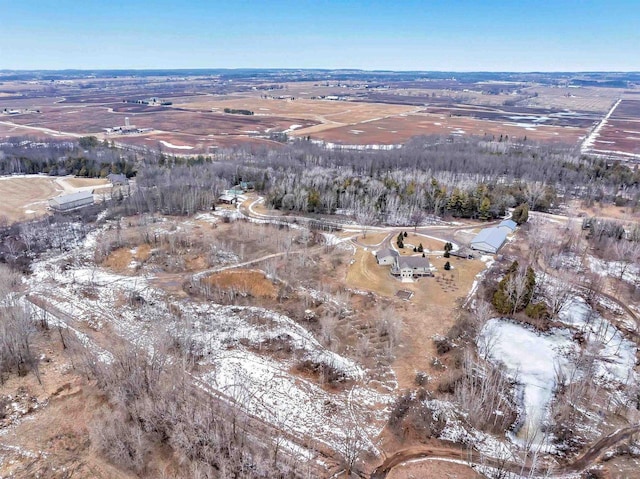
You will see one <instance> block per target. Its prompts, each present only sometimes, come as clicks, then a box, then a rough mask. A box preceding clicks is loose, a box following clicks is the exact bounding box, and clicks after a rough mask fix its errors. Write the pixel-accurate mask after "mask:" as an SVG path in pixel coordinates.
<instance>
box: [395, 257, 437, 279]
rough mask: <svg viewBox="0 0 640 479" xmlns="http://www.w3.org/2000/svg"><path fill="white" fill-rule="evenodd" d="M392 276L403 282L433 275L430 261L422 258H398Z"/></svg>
mask: <svg viewBox="0 0 640 479" xmlns="http://www.w3.org/2000/svg"><path fill="white" fill-rule="evenodd" d="M391 274H392V275H393V276H395V277H396V278H400V279H401V280H403V281H404V280H412V279H416V278H422V277H424V276H431V275H432V273H431V265H430V264H429V260H428V259H427V258H426V257H422V256H405V257H400V256H398V257H396V259H395V262H394V264H393V266H392V267H391Z"/></svg>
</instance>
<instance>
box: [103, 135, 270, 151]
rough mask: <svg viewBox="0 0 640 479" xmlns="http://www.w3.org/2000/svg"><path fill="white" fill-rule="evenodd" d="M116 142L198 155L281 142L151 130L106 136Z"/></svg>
mask: <svg viewBox="0 0 640 479" xmlns="http://www.w3.org/2000/svg"><path fill="white" fill-rule="evenodd" d="M108 138H109V140H113V141H114V142H115V143H116V144H118V145H122V146H133V147H139V148H145V149H151V150H162V151H164V152H165V153H168V154H178V155H199V154H209V153H212V152H213V151H215V150H216V149H217V148H230V147H232V146H234V145H238V144H242V145H253V146H267V145H268V146H271V147H274V146H281V145H282V144H281V143H278V142H275V141H271V140H268V139H266V138H260V137H257V136H250V135H248V134H238V135H233V134H225V135H206V136H201V135H189V134H180V133H171V132H153V133H149V134H144V135H129V136H118V137H115V136H114V137H112V136H109V137H108Z"/></svg>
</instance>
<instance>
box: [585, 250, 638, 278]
mask: <svg viewBox="0 0 640 479" xmlns="http://www.w3.org/2000/svg"><path fill="white" fill-rule="evenodd" d="M587 261H588V262H589V269H590V270H591V271H592V272H594V273H596V274H599V275H600V276H610V277H612V278H620V277H621V276H622V280H623V281H626V282H627V283H631V284H640V265H638V264H633V263H628V262H627V263H625V262H623V261H605V260H602V259H599V258H595V257H593V256H591V255H589V256H587Z"/></svg>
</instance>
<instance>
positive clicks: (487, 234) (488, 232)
mask: <svg viewBox="0 0 640 479" xmlns="http://www.w3.org/2000/svg"><path fill="white" fill-rule="evenodd" d="M510 232H511V229H510V228H508V227H504V226H503V227H500V226H499V227H497V228H485V229H483V230H482V231H480V233H478V234H477V235H476V237H475V238H473V239H472V240H471V249H475V250H477V251H482V252H484V253H491V254H496V253H497V252H498V250H499V249H500V248H502V245H503V244H504V242H505V241H506V240H507V234H509V233H510Z"/></svg>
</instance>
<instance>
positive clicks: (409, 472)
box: [387, 459, 484, 479]
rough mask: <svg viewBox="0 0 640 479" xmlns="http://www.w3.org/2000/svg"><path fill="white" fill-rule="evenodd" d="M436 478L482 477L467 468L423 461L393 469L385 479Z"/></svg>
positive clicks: (462, 478) (453, 464)
mask: <svg viewBox="0 0 640 479" xmlns="http://www.w3.org/2000/svg"><path fill="white" fill-rule="evenodd" d="M431 477H433V478H436V477H442V478H447V479H481V478H483V477H484V476H482V475H480V474H478V473H477V472H475V471H474V470H473V469H471V468H470V467H469V466H464V465H462V464H455V463H451V462H443V461H438V460H437V459H436V460H431V461H429V460H425V461H422V462H418V463H411V462H409V463H405V464H402V465H400V466H398V467H396V468H394V469H393V470H392V471H391V472H390V473H389V474H388V475H387V479H416V478H431Z"/></svg>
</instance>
